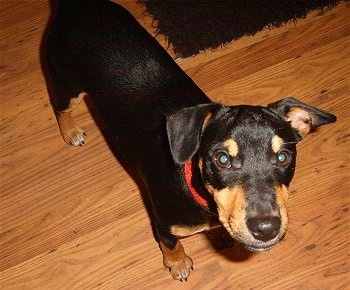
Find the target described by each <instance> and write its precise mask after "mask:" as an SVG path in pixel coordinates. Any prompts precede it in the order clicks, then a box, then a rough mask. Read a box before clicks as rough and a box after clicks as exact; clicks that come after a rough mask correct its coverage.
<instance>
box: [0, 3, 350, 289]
mask: <svg viewBox="0 0 350 290" xmlns="http://www.w3.org/2000/svg"><path fill="white" fill-rule="evenodd" d="M118 2H120V3H122V4H123V5H124V6H125V7H127V8H128V9H129V10H130V11H131V12H132V13H133V14H134V15H135V17H136V18H137V19H138V20H139V21H140V23H141V24H142V25H144V26H145V27H146V28H147V29H148V31H150V32H154V28H152V26H151V18H150V17H148V16H147V15H145V14H143V7H142V6H139V5H137V4H136V3H135V1H128V0H123V1H118ZM349 15H350V5H349V2H344V3H341V4H339V5H338V6H336V7H334V8H332V9H330V10H328V11H325V12H324V13H322V14H320V13H312V14H311V15H309V16H308V17H307V18H306V19H303V20H299V21H298V22H297V23H296V24H294V23H289V24H287V25H286V26H284V27H281V28H274V29H272V30H264V31H262V32H259V33H257V34H256V35H255V36H252V37H244V38H242V39H240V40H238V41H235V42H233V43H231V44H228V45H226V46H225V47H223V48H221V49H217V50H215V51H206V52H204V53H202V54H200V55H198V56H195V57H191V58H187V59H178V60H177V61H178V63H179V65H180V66H181V67H182V68H183V69H184V70H185V71H186V72H187V73H188V74H189V75H190V76H191V77H192V78H193V79H194V80H195V82H196V83H197V84H198V85H199V86H200V87H201V88H202V89H203V90H204V91H205V92H206V93H207V94H208V95H209V96H210V97H211V98H212V99H213V100H215V101H219V102H222V103H225V104H228V105H229V104H241V103H249V104H264V105H265V104H267V103H269V102H272V101H276V100H278V99H281V98H283V97H286V96H294V97H296V98H298V99H300V100H301V101H304V102H307V103H310V104H312V105H315V106H319V107H321V108H323V109H326V110H329V111H331V112H333V113H334V114H335V115H337V117H338V121H337V122H336V123H335V124H333V125H329V126H325V127H323V128H320V130H318V131H317V132H314V133H312V134H311V135H310V136H307V137H306V138H305V140H303V141H302V142H301V143H300V144H299V145H298V150H299V151H298V166H297V170H296V173H295V177H294V180H293V182H292V184H291V193H290V201H289V205H288V211H289V218H290V223H289V227H288V231H287V235H286V237H285V239H284V240H283V241H282V242H281V243H280V245H278V246H277V247H276V248H275V249H273V250H271V251H269V252H266V253H260V254H250V253H248V252H246V251H245V250H243V249H242V248H240V246H236V247H235V248H234V249H229V250H225V251H221V252H217V251H215V250H214V249H213V248H212V247H211V246H210V244H209V242H208V241H207V239H206V237H205V236H204V235H202V234H198V235H194V236H192V237H189V238H186V239H184V240H183V244H184V247H185V249H186V252H187V253H188V254H189V255H190V256H191V257H192V259H193V260H194V268H195V270H194V271H193V272H192V274H191V276H190V278H189V281H188V282H186V283H180V282H177V281H173V280H172V278H171V276H170V275H169V274H168V272H167V270H166V269H165V268H164V267H163V266H162V256H161V252H160V250H159V248H158V245H157V243H156V242H155V240H154V238H153V233H152V230H151V224H150V219H149V217H148V214H147V210H146V207H145V204H144V202H143V200H142V197H141V195H140V192H139V189H138V188H137V186H136V184H135V183H134V181H133V180H132V179H131V178H130V177H129V176H128V175H127V173H126V172H125V171H124V169H123V168H122V167H121V166H120V164H119V163H118V161H116V160H115V158H114V156H113V154H112V153H111V152H110V150H109V148H108V146H107V144H106V142H105V141H104V139H103V137H102V135H101V133H100V132H99V131H98V128H97V126H96V125H95V123H94V121H93V118H92V116H91V115H90V113H89V111H88V109H87V106H86V105H85V104H82V105H81V106H80V107H79V108H78V109H77V111H76V112H75V113H74V115H75V116H74V117H75V119H76V120H77V122H78V124H79V125H80V126H81V127H83V128H84V129H85V131H86V132H87V133H88V139H87V145H86V146H84V147H83V148H78V149H77V148H72V147H69V146H66V145H65V143H64V142H63V140H62V138H61V137H60V133H59V129H58V127H57V124H56V120H55V117H54V114H53V112H52V109H51V107H50V103H49V98H48V93H47V88H46V83H45V79H44V75H43V72H42V70H41V65H40V44H41V41H42V37H43V33H44V31H45V27H46V24H47V21H48V19H49V16H50V5H49V3H47V2H44V1H1V2H0V21H1V26H0V31H1V37H0V48H1V49H0V63H1V66H0V76H1V79H0V81H1V83H0V85H1V96H0V97H1V103H0V109H1V112H0V114H1V115H0V120H1V121H0V122H1V123H0V132H1V140H0V148H1V150H0V156H1V166H0V173H1V180H0V182H1V193H0V221H1V229H0V271H1V272H0V288H1V289H93V288H94V289H95V288H96V289H164V288H169V289H350V279H349V271H350V266H349V253H350V244H349V240H350V236H349V229H350V227H349V226H350V219H349V192H350V191H349V189H350V186H349V161H350V160H349V148H350V146H349V143H350V140H349V139H350V134H349V124H350V117H349V111H350V105H349V95H350V48H349V46H350V20H349V19H350V18H349ZM157 39H158V40H159V41H160V42H161V43H162V44H163V45H164V46H165V47H166V46H167V44H166V43H165V42H164V38H163V39H162V37H158V38H157ZM169 53H170V54H171V53H172V52H171V50H169Z"/></svg>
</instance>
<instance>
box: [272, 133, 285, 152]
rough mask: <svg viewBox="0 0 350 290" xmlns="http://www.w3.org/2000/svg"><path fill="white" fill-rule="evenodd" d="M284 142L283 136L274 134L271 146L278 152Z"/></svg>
mask: <svg viewBox="0 0 350 290" xmlns="http://www.w3.org/2000/svg"><path fill="white" fill-rule="evenodd" d="M282 144H283V140H282V138H281V137H279V136H277V135H275V136H273V138H272V140H271V146H272V150H273V152H275V153H277V152H278V151H280V150H281V146H282Z"/></svg>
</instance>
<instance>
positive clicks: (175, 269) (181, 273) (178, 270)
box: [167, 255, 193, 282]
mask: <svg viewBox="0 0 350 290" xmlns="http://www.w3.org/2000/svg"><path fill="white" fill-rule="evenodd" d="M167 267H168V268H169V272H170V274H171V276H173V278H174V279H175V280H179V281H181V282H183V281H184V280H185V281H187V278H188V276H190V272H191V270H193V262H192V259H191V258H190V257H189V256H187V255H186V256H185V257H184V258H183V259H181V260H178V261H174V262H172V264H171V265H167Z"/></svg>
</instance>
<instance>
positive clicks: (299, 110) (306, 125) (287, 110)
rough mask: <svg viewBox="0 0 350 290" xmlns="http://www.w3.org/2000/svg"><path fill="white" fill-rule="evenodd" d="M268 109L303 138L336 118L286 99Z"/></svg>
mask: <svg viewBox="0 0 350 290" xmlns="http://www.w3.org/2000/svg"><path fill="white" fill-rule="evenodd" d="M268 108H269V109H270V110H271V111H273V112H275V113H277V114H278V115H280V116H281V117H283V118H284V119H285V120H286V121H287V122H289V123H290V124H291V126H292V127H293V128H294V129H295V130H296V131H297V133H298V134H299V135H300V136H301V137H302V138H303V137H304V136H305V135H306V134H308V133H309V132H311V131H312V130H314V129H315V128H317V127H318V126H321V125H325V124H329V123H333V122H335V121H336V120H337V118H336V116H334V115H333V114H331V113H328V112H326V111H323V110H320V109H317V108H315V107H311V106H309V105H307V104H304V103H302V102H300V101H298V100H296V99H294V98H286V99H283V100H280V101H278V102H276V103H273V104H270V105H268Z"/></svg>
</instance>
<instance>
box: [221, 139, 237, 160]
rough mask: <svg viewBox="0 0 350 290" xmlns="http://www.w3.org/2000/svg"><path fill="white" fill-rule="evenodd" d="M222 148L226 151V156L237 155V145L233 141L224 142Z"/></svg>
mask: <svg viewBox="0 0 350 290" xmlns="http://www.w3.org/2000/svg"><path fill="white" fill-rule="evenodd" d="M224 146H225V147H226V149H227V152H228V154H230V155H231V156H232V157H236V156H237V154H238V144H237V142H236V141H235V140H233V139H228V140H226V141H225V143H224Z"/></svg>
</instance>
